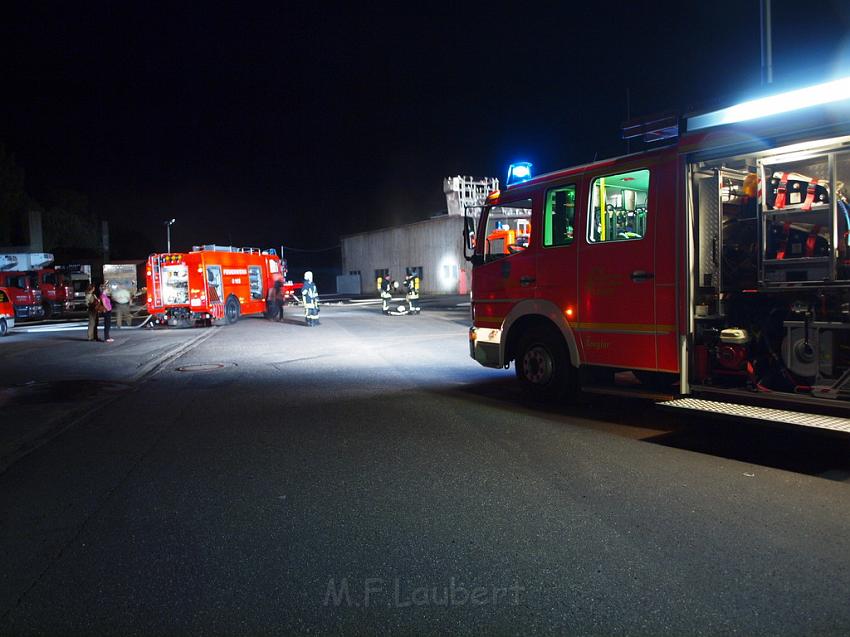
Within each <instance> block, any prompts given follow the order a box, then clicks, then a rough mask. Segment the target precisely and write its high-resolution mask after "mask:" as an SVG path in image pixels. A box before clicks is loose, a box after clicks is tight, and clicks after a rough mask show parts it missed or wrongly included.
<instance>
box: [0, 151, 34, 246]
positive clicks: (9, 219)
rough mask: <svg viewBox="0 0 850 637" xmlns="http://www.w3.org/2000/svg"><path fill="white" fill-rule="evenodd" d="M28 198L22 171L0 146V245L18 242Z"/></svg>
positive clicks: (12, 156) (8, 153) (12, 157)
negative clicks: (17, 231)
mask: <svg viewBox="0 0 850 637" xmlns="http://www.w3.org/2000/svg"><path fill="white" fill-rule="evenodd" d="M28 203H29V198H28V197H27V193H26V190H25V189H24V171H23V170H22V169H21V168H20V167H18V165H17V163H16V162H15V156H14V155H13V154H12V153H10V152H9V151H8V150H7V149H6V147H5V146H4V145H3V144H0V245H12V244H13V243H16V242H18V241H19V239H18V237H17V236H16V234H18V233H16V230H19V229H20V226H21V223H22V218H23V214H24V212H25V211H26V207H27V204H28Z"/></svg>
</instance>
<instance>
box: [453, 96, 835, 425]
mask: <svg viewBox="0 0 850 637" xmlns="http://www.w3.org/2000/svg"><path fill="white" fill-rule="evenodd" d="M845 84H847V85H848V86H850V80H846V81H845ZM803 94H804V95H805V96H806V97H807V99H809V102H808V103H809V104H811V103H812V102H811V100H812V99H820V100H823V99H826V100H829V99H830V97H831V96H832V95H836V94H840V92H839V93H836V92H835V91H834V90H828V89H827V88H825V87H815V88H812V89H811V92H810V93H808V92H806V91H803ZM844 94H847V93H846V91H845V92H844ZM768 103H769V104H770V105H772V106H770V108H772V109H773V110H768V111H762V112H767V113H768V114H767V115H764V116H759V115H758V113H759V111H758V109H759V108H763V107H766V105H767V104H768ZM792 103H793V102H792V100H791V99H790V98H788V96H777V97H776V99H774V100H767V99H766V100H762V101H761V102H758V103H752V104H745V105H743V106H741V105H739V106H738V107H733V108H731V109H724V110H723V111H718V112H715V113H709V114H705V115H699V116H693V117H689V118H687V119H684V120H683V121H682V122H679V121H678V119H677V118H673V119H672V122H671V121H667V122H662V123H661V125H659V126H653V125H652V124H650V123H642V124H636V125H635V126H634V127H633V128H632V129H631V130H630V131H627V134H629V135H640V136H643V137H644V139H661V140H663V141H661V142H660V143H661V144H662V146H661V147H659V148H656V149H653V150H647V151H644V152H640V153H634V154H630V155H626V156H624V157H618V158H614V159H607V160H604V161H599V162H594V163H592V164H586V165H582V166H576V167H572V168H567V169H564V170H559V171H556V172H553V173H549V174H546V175H541V176H537V177H532V178H529V179H527V180H523V181H519V182H518V183H515V184H509V185H508V187H507V188H504V189H503V190H501V191H497V192H494V193H492V194H491V195H490V196H489V197H488V198H487V202H486V205H485V206H483V208H482V209H481V213H480V219H479V221H478V227H477V228H475V238H476V240H475V241H474V244H473V242H472V241H469V240H468V239H467V240H466V241H465V245H466V251H467V255H468V259H469V260H470V261H471V262H472V264H473V270H472V304H471V305H472V327H471V328H470V332H469V338H470V341H469V345H470V355H471V356H472V357H473V358H474V359H475V360H476V361H478V362H479V363H481V364H482V365H485V366H489V367H496V368H502V367H507V366H508V365H509V364H510V363H511V362H514V366H515V368H516V375H517V377H518V379H519V381H520V383H521V385H522V387H523V388H524V390H525V391H527V392H528V393H529V394H531V395H534V396H537V397H539V398H558V397H562V396H564V395H568V394H570V393H572V392H574V391H576V390H577V389H578V388H580V387H581V388H584V389H586V390H590V391H595V392H607V393H623V392H626V393H628V392H637V393H642V394H643V395H646V396H653V397H656V398H659V399H660V398H661V397H665V398H664V399H663V400H662V404H664V405H666V406H668V407H682V408H687V409H695V410H701V411H706V412H711V413H720V414H728V415H734V416H736V417H750V418H756V419H763V420H764V419H766V420H773V421H784V422H789V423H795V424H801V425H808V426H816V427H826V428H831V429H837V430H841V431H850V420H848V416H850V208H848V206H849V205H850V204H848V191H847V189H846V184H850V151H848V145H850V101H848V100H846V99H845V100H844V101H841V102H838V103H836V102H835V101H834V100H833V103H831V104H829V105H828V106H823V107H816V106H809V107H808V108H806V109H805V110H802V111H796V112H795V111H791V110H790V108H791V106H789V105H790V104H792ZM780 113H781V114H780ZM679 123H681V124H684V126H685V130H684V132H683V133H682V135H681V136H678V129H677V124H679ZM677 136H678V139H676V137H677ZM671 140H672V141H671ZM529 221H530V222H531V223H530V226H529V225H528V222H529ZM473 224H474V213H473V212H472V211H470V212H469V213H468V215H467V230H469V229H472V227H473ZM525 228H533V229H534V230H533V232H531V234H530V236H529V237H527V239H526V240H525V241H523V242H520V241H519V240H517V241H516V242H515V243H514V244H508V243H506V242H507V241H510V240H511V239H510V238H511V237H514V236H516V237H519V236H521V235H522V231H523V229H525ZM465 234H466V236H467V237H468V232H466V233H465ZM496 239H498V240H496ZM624 372H625V373H624ZM813 412H824V413H826V414H836V413H837V414H839V415H841V417H839V418H835V417H830V416H828V415H813Z"/></svg>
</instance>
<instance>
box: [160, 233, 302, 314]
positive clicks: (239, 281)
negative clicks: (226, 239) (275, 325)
mask: <svg viewBox="0 0 850 637" xmlns="http://www.w3.org/2000/svg"><path fill="white" fill-rule="evenodd" d="M145 275H146V279H147V306H148V312H149V313H150V314H151V315H152V316H153V317H154V320H155V321H156V322H157V323H160V324H167V325H195V324H198V325H211V324H212V323H213V322H214V321H223V322H226V323H235V322H236V321H237V320H239V317H241V316H243V315H246V314H263V313H265V312H266V311H267V305H266V299H267V297H268V293H269V290H270V289H271V288H272V287H274V283H275V281H278V280H281V281H285V279H286V272H285V270H284V267H283V263H282V262H281V259H280V256H278V254H277V253H276V252H275V250H273V249H270V250H260V249H258V248H233V247H229V246H217V245H204V246H195V247H194V248H193V250H192V252H172V253H167V254H153V255H151V256H150V257H148V261H147V266H146V271H145Z"/></svg>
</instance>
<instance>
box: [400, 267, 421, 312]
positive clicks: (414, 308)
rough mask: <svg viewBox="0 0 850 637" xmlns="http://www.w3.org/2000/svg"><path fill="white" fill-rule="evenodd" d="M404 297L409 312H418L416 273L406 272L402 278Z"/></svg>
mask: <svg viewBox="0 0 850 637" xmlns="http://www.w3.org/2000/svg"><path fill="white" fill-rule="evenodd" d="M404 290H405V293H404V298H405V300H406V301H407V307H408V308H409V311H410V313H411V314H419V312H420V311H421V310H422V308H420V307H419V302H418V301H419V277H418V276H417V275H416V274H408V275H407V276H406V277H405V278H404Z"/></svg>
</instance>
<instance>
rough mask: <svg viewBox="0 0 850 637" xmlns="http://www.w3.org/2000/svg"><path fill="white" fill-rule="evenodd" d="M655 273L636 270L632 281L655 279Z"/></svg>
mask: <svg viewBox="0 0 850 637" xmlns="http://www.w3.org/2000/svg"><path fill="white" fill-rule="evenodd" d="M654 278H655V274H654V273H652V272H645V271H643V270H635V271H634V272H632V281H635V282H640V281H648V280H649V279H654Z"/></svg>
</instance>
